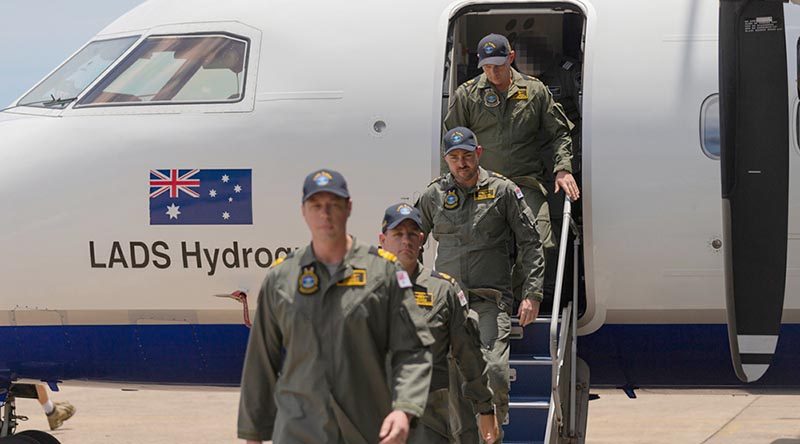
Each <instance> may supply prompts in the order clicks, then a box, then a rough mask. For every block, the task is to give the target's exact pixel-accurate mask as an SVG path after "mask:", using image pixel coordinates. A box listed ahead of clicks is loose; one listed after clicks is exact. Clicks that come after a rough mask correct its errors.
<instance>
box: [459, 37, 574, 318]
mask: <svg viewBox="0 0 800 444" xmlns="http://www.w3.org/2000/svg"><path fill="white" fill-rule="evenodd" d="M515 56H516V54H515V53H514V51H512V50H511V45H510V44H509V43H508V39H506V38H505V37H504V36H502V35H499V34H489V35H487V36H486V37H484V38H483V39H482V40H481V41H480V43H478V67H479V68H482V69H483V74H481V75H480V76H478V77H476V78H474V79H472V80H469V81H467V82H465V83H464V84H462V85H461V86H459V87H458V89H457V90H456V92H455V97H454V99H453V101H452V103H451V104H450V108H449V110H448V112H447V116H446V117H445V120H444V126H445V128H447V129H450V128H454V127H457V126H464V127H468V128H470V129H471V130H472V131H474V133H475V135H476V136H477V137H478V139H479V140H480V141H481V145H482V146H483V147H484V153H483V157H482V158H481V166H483V167H484V168H486V169H488V170H491V171H495V172H498V173H500V174H502V175H504V176H506V177H508V178H510V179H511V180H512V181H514V182H515V183H516V184H517V185H519V186H520V188H521V189H522V191H523V193H524V194H525V202H526V203H527V204H528V206H529V207H530V208H531V210H532V211H533V214H534V215H535V216H536V218H535V225H536V230H537V232H538V233H539V237H540V240H541V242H542V246H543V248H544V249H545V254H546V256H547V265H548V267H549V269H548V276H549V278H548V282H550V281H552V280H553V279H554V276H555V269H554V268H555V267H554V266H555V239H554V237H553V234H552V228H551V226H550V211H549V208H548V205H547V197H546V196H547V189H545V187H544V186H543V185H542V184H543V183H544V182H545V174H546V172H545V167H544V162H543V159H542V151H545V150H546V149H552V150H553V162H554V168H553V173H554V174H555V192H556V193H558V192H559V190H562V189H563V190H564V191H565V192H566V193H567V195H568V196H569V197H570V199H572V200H573V201H575V200H577V199H578V198H579V197H580V190H579V189H578V185H577V183H576V182H575V178H574V177H573V176H572V140H571V138H570V129H571V127H572V124H571V123H570V121H569V120H568V119H567V117H566V116H565V115H564V111H563V109H562V108H561V106H560V105H558V104H557V103H555V102H554V101H553V96H552V95H551V93H550V91H549V90H548V89H547V87H546V86H545V85H544V84H543V83H542V82H540V81H539V80H537V79H536V78H534V77H530V76H527V75H524V74H520V73H519V72H517V71H516V70H515V69H513V68H512V67H511V64H512V63H513V62H514V57H515ZM520 260H521V259H520ZM517 264H519V260H518V261H517ZM526 273H527V270H526V269H525V268H524V267H520V271H519V272H518V271H515V272H514V294H515V296H516V297H517V298H519V297H521V292H522V289H523V286H524V283H525V279H526ZM537 314H538V312H537Z"/></svg>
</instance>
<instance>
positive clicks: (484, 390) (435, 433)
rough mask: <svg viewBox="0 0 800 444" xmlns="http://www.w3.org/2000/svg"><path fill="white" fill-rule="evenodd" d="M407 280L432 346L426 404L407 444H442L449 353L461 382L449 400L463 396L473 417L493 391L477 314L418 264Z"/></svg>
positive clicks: (446, 429)
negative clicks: (428, 390) (459, 371)
mask: <svg viewBox="0 0 800 444" xmlns="http://www.w3.org/2000/svg"><path fill="white" fill-rule="evenodd" d="M411 281H412V282H414V298H415V300H416V302H417V305H418V306H419V307H420V308H421V309H422V310H424V311H425V319H426V320H427V321H428V327H429V328H430V330H431V334H433V338H434V340H435V342H434V343H433V345H432V346H431V352H432V354H433V375H432V376H431V386H430V394H429V395H428V405H427V406H426V407H425V413H424V414H423V415H422V417H421V418H420V420H419V422H418V423H417V425H416V426H415V427H413V428H412V429H411V433H410V434H409V437H408V442H409V443H413V444H435V443H444V444H446V443H449V442H450V436H451V430H450V408H449V392H450V389H449V385H450V370H449V360H448V354H452V356H453V358H454V359H455V361H456V362H457V364H458V368H460V369H461V373H462V374H463V375H464V379H465V381H466V382H465V384H464V385H463V387H461V388H459V389H457V392H455V393H453V395H454V396H459V395H460V394H461V393H462V392H463V397H464V398H466V399H467V400H469V401H470V404H471V406H472V407H473V408H474V409H475V410H476V411H478V412H485V411H489V410H491V409H492V391H491V390H490V389H489V380H488V377H487V374H486V361H485V360H484V358H483V354H482V352H481V344H480V335H479V333H478V323H477V319H476V318H477V315H476V314H475V313H474V312H472V314H471V316H470V310H469V305H468V301H467V296H466V295H465V294H464V292H462V291H461V289H460V288H459V287H458V284H457V283H456V281H455V279H453V278H451V277H450V276H447V275H445V274H443V273H439V272H437V271H434V270H431V269H429V268H425V267H423V266H422V264H417V269H416V270H415V271H414V273H413V274H412V275H411Z"/></svg>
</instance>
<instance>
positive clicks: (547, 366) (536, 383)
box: [508, 356, 552, 397]
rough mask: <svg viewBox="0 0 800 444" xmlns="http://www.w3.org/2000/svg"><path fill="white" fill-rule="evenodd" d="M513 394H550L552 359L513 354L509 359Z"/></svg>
mask: <svg viewBox="0 0 800 444" xmlns="http://www.w3.org/2000/svg"><path fill="white" fill-rule="evenodd" d="M508 363H509V366H510V367H511V368H510V372H509V379H510V382H511V394H512V395H514V396H542V397H548V396H550V390H551V387H550V381H551V379H552V361H551V360H550V358H529V357H524V356H512V357H511V359H510V360H509V361H508Z"/></svg>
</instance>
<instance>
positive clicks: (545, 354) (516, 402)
mask: <svg viewBox="0 0 800 444" xmlns="http://www.w3.org/2000/svg"><path fill="white" fill-rule="evenodd" d="M570 230H571V231H572V232H573V233H574V235H575V236H574V237H575V239H574V241H573V243H572V247H573V255H572V256H573V260H574V266H573V267H572V269H573V276H572V279H573V285H572V290H573V291H572V298H571V300H568V301H564V302H565V303H562V297H561V293H562V288H563V282H564V268H565V266H564V265H565V261H566V256H567V255H566V252H567V247H568V245H567V243H568V240H569V232H570ZM580 241H581V238H580V231H579V230H578V228H577V226H576V225H575V223H574V222H573V220H572V218H571V202H570V201H569V198H566V199H565V202H564V218H563V225H562V228H561V242H560V243H559V253H558V270H557V275H556V276H557V277H556V283H555V292H554V296H553V315H552V316H549V317H548V316H541V317H539V318H538V319H536V322H535V323H533V324H531V325H528V326H527V327H525V328H522V327H521V326H519V323H518V321H519V320H518V319H516V318H515V319H513V325H512V330H511V358H510V367H511V372H510V378H509V379H510V384H511V402H510V411H509V417H508V419H507V421H506V424H504V425H503V429H504V431H505V437H504V438H503V442H504V443H519V444H522V443H525V444H533V443H537V444H538V443H546V444H562V443H563V444H580V443H583V442H584V439H585V435H586V418H587V413H588V404H589V368H588V366H587V365H586V363H585V362H583V361H582V360H580V359H579V358H578V357H577V352H576V350H577V344H576V340H577V321H578V312H577V307H578V288H579V286H578V283H579V282H578V279H579V267H578V265H579V264H578V261H579V255H578V252H579V248H580ZM562 306H563V307H562Z"/></svg>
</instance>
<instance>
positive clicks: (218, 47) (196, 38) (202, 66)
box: [78, 35, 247, 106]
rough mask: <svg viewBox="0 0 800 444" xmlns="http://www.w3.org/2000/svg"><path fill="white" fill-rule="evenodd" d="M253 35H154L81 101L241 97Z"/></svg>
mask: <svg viewBox="0 0 800 444" xmlns="http://www.w3.org/2000/svg"><path fill="white" fill-rule="evenodd" d="M246 54H247V41H246V40H244V39H240V38H235V37H231V36H227V35H187V36H158V37H149V38H147V39H146V40H145V41H144V42H142V44H140V45H139V46H138V47H137V48H136V49H134V50H133V51H132V52H131V54H130V55H129V56H128V57H126V58H125V60H123V61H122V62H120V64H119V65H117V66H116V67H115V68H114V69H113V70H112V71H111V72H110V73H109V74H108V75H107V76H106V77H105V78H104V79H103V80H101V81H100V83H98V84H97V86H95V87H94V89H92V91H90V92H89V93H88V94H87V95H86V96H85V97H84V98H82V99H81V101H80V102H79V103H78V106H81V105H105V104H114V105H120V104H124V105H136V104H138V105H141V104H177V103H209V102H238V101H240V100H241V99H242V94H243V91H244V79H245V56H246Z"/></svg>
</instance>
